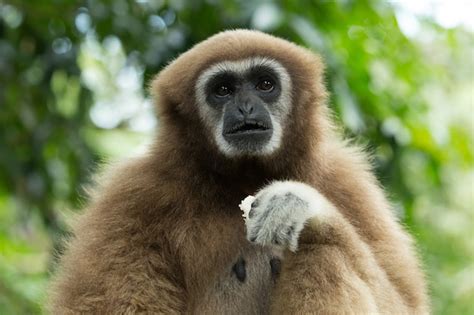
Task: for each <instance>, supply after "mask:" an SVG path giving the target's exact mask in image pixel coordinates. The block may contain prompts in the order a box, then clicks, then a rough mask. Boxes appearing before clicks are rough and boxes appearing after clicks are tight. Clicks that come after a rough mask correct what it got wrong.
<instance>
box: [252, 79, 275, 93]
mask: <svg viewBox="0 0 474 315" xmlns="http://www.w3.org/2000/svg"><path fill="white" fill-rule="evenodd" d="M256 88H257V90H260V91H263V92H271V91H272V90H273V82H272V81H270V80H268V79H265V80H262V81H260V82H258V84H257V86H256Z"/></svg>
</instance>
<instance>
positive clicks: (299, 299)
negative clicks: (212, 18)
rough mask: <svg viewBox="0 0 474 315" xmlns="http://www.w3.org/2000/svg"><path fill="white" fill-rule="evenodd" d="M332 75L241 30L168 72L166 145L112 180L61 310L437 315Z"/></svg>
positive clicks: (292, 49)
mask: <svg viewBox="0 0 474 315" xmlns="http://www.w3.org/2000/svg"><path fill="white" fill-rule="evenodd" d="M323 68H324V67H323V64H322V62H321V60H320V58H319V57H318V56H317V55H315V54H314V53H312V52H310V51H309V50H307V49H305V48H302V47H300V46H297V45H295V44H293V43H290V42H288V41H286V40H283V39H280V38H277V37H274V36H271V35H268V34H264V33H261V32H258V31H250V30H232V31H224V32H221V33H219V34H217V35H214V36H212V37H210V38H209V39H207V40H205V41H203V42H201V43H199V44H197V45H196V46H194V47H193V48H192V49H190V50H189V51H187V52H185V53H183V54H182V55H181V56H179V57H178V58H177V59H176V60H174V61H173V62H171V64H169V65H168V66H167V67H166V68H165V69H164V70H162V71H161V73H159V74H158V76H157V77H156V79H155V80H154V81H153V82H152V84H151V92H152V94H153V97H154V99H155V103H156V109H157V114H158V116H159V119H160V125H159V130H158V133H157V136H156V140H155V142H154V143H153V144H152V145H151V147H150V149H149V151H148V152H147V154H145V155H144V156H141V157H137V158H135V159H133V160H131V161H129V162H128V163H125V164H124V165H121V166H117V167H114V168H112V169H110V170H109V171H108V172H107V173H106V175H105V176H103V177H102V178H101V179H100V180H99V185H98V187H96V188H95V189H94V193H93V194H92V196H91V201H90V204H89V206H88V207H87V209H86V210H85V212H84V213H83V214H81V215H80V216H79V217H78V219H77V221H76V222H75V223H74V225H73V234H74V237H72V239H71V240H70V241H69V242H68V244H67V250H66V251H65V254H64V255H63V256H62V258H61V263H60V267H59V270H58V272H57V274H56V276H55V277H54V280H53V281H52V286H51V290H50V303H49V309H50V311H51V312H52V313H53V314H80V313H81V314H82V313H84V314H134V313H150V314H183V313H192V314H311V313H312V314H316V313H317V314H327V313H331V314H369V313H370V314H426V313H428V312H429V303H428V298H427V293H426V285H425V280H424V276H423V272H422V271H421V269H420V266H419V263H418V259H417V256H416V254H415V250H414V247H413V242H412V239H411V238H410V237H409V235H408V234H407V233H406V232H405V231H404V230H403V228H402V227H401V225H400V224H399V223H398V222H397V220H396V218H395V216H394V214H393V213H392V211H391V207H390V205H389V203H388V202H387V199H386V197H385V196H384V193H383V190H382V189H381V188H380V186H379V183H378V182H377V181H376V179H375V177H374V175H373V174H372V171H371V168H370V165H369V163H368V161H367V160H368V159H367V157H366V155H365V154H364V153H363V152H362V150H360V149H358V148H356V147H354V146H353V145H351V144H349V143H348V142H347V141H345V140H343V139H342V137H341V136H340V135H339V132H338V131H337V129H336V128H335V127H334V125H333V121H332V118H331V113H330V110H329V108H328V106H327V98H328V93H327V92H326V89H325V86H324V79H323ZM247 196H254V198H252V200H251V203H250V209H248V210H250V211H249V212H248V214H247V215H246V218H245V220H244V218H242V211H241V210H240V209H239V204H240V202H241V201H242V200H243V199H244V198H246V197H247ZM247 203H248V202H247Z"/></svg>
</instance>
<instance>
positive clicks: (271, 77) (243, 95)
mask: <svg viewBox="0 0 474 315" xmlns="http://www.w3.org/2000/svg"><path fill="white" fill-rule="evenodd" d="M195 88H196V95H197V99H198V109H199V114H200V116H201V118H202V120H203V121H204V122H207V127H208V128H209V129H210V130H211V133H212V135H213V137H214V140H215V142H216V144H217V146H218V149H219V150H220V151H221V152H222V153H223V154H225V155H227V156H236V155H265V154H271V153H272V152H273V151H275V150H276V149H278V148H279V146H280V144H281V137H282V122H283V121H285V120H286V117H287V115H288V112H289V110H290V104H291V98H290V91H291V80H290V77H289V75H288V72H287V71H286V69H285V68H284V67H283V66H282V65H281V64H280V63H279V62H278V61H276V60H273V59H270V58H265V57H249V58H246V59H241V60H235V61H223V62H219V63H216V64H214V65H212V66H211V67H209V68H208V69H207V70H205V71H204V72H203V73H202V74H201V75H200V76H199V78H198V80H197V83H196V87H195Z"/></svg>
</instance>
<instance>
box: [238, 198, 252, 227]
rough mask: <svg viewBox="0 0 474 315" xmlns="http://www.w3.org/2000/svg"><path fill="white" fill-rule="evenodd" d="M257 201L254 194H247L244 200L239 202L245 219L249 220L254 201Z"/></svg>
mask: <svg viewBox="0 0 474 315" xmlns="http://www.w3.org/2000/svg"><path fill="white" fill-rule="evenodd" d="M254 201H255V197H254V196H247V197H246V198H245V199H244V200H242V201H241V202H240V204H239V208H240V210H242V211H243V212H244V213H243V214H242V216H243V217H244V221H245V222H247V220H248V218H249V212H250V209H251V208H252V203H253V202H254Z"/></svg>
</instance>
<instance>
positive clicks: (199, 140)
mask: <svg viewBox="0 0 474 315" xmlns="http://www.w3.org/2000/svg"><path fill="white" fill-rule="evenodd" d="M322 73H323V66H322V63H321V61H320V59H319V57H318V56H317V55H315V54H314V53H312V52H310V51H308V50H306V49H304V48H302V47H299V46H297V45H295V44H292V43H290V42H287V41H285V40H283V39H280V38H276V37H273V36H271V35H268V34H264V33H261V32H258V31H251V30H233V31H225V32H222V33H219V34H217V35H214V36H212V37H210V38H209V39H207V40H205V41H203V42H201V43H199V44H197V45H196V46H194V47H193V48H192V49H190V50H188V51H187V52H185V53H183V54H182V55H181V56H180V57H178V58H177V59H176V60H174V61H173V62H172V63H171V64H169V65H168V66H167V67H166V68H165V69H163V70H162V71H161V72H160V74H159V75H158V77H157V78H156V79H155V80H154V81H153V83H152V86H151V92H152V94H154V95H155V99H156V100H157V109H158V114H159V117H160V121H161V131H162V132H163V134H166V135H169V136H170V137H171V136H173V135H179V139H175V141H173V143H176V142H178V143H180V142H181V143H183V142H184V141H185V142H186V143H185V144H184V146H186V147H187V151H188V152H189V153H188V154H193V153H194V152H198V151H200V152H203V154H204V155H206V156H209V157H212V158H217V157H219V156H223V157H225V158H230V159H232V158H239V159H240V158H244V159H245V158H251V159H254V158H261V159H262V161H266V160H270V159H271V160H273V161H275V160H276V159H280V157H284V159H280V160H281V161H282V162H284V161H286V160H291V159H292V158H291V157H290V156H293V155H302V154H304V152H305V150H306V148H308V147H309V146H310V145H311V144H310V143H312V142H314V141H315V139H317V138H318V134H319V131H318V130H322V129H323V128H324V126H323V125H324V123H325V122H324V121H325V120H324V119H322V120H321V121H319V120H318V116H321V117H323V116H324V113H322V114H318V111H324V110H325V109H324V107H325V106H319V105H320V104H323V103H324V102H325V100H326V90H325V88H324V85H323V83H322ZM318 108H319V109H318ZM210 150H212V151H210ZM215 151H217V152H218V153H219V155H218V154H215ZM220 162H221V160H220Z"/></svg>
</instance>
